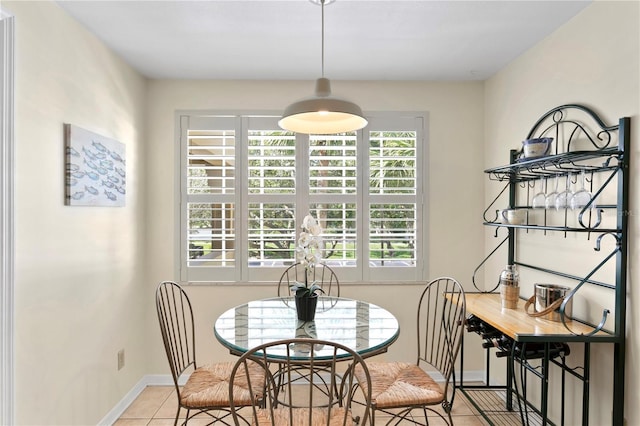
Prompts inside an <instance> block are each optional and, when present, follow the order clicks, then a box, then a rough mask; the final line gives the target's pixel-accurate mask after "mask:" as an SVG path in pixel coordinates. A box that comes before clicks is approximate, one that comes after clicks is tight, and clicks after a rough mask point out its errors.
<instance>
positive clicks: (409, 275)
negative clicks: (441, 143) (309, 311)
mask: <svg viewBox="0 0 640 426" xmlns="http://www.w3.org/2000/svg"><path fill="white" fill-rule="evenodd" d="M278 118H279V117H275V116H274V117H267V116H262V117H258V116H244V117H243V116H226V117H225V116H214V115H212V116H198V115H185V116H183V117H181V119H180V124H181V144H180V145H181V171H182V176H183V177H182V184H181V191H180V192H181V220H180V232H181V235H182V239H181V240H182V241H181V249H180V251H181V255H180V258H181V278H182V279H183V280H184V281H209V282H211V281H213V282H218V281H230V282H238V281H239V282H242V281H276V280H277V279H278V278H279V276H280V274H281V273H282V271H283V270H284V267H285V266H286V265H289V264H291V263H293V262H295V247H296V243H297V239H298V236H299V232H300V224H301V221H302V218H303V217H304V216H305V215H306V214H308V213H311V214H312V215H313V216H314V217H315V218H316V219H317V220H318V222H319V224H320V225H321V226H322V228H323V235H322V237H323V244H324V260H325V262H326V263H327V264H329V265H331V266H332V267H333V268H334V269H336V270H337V273H338V275H339V277H340V280H341V281H342V282H348V281H412V280H422V279H425V278H424V277H425V273H424V270H425V265H424V260H423V259H424V256H421V253H423V252H424V250H425V249H426V247H427V244H426V241H425V240H426V238H425V236H424V235H423V234H424V230H425V229H426V226H425V217H424V212H423V209H422V197H423V192H424V186H425V182H424V176H426V175H427V174H426V170H424V169H425V167H426V164H427V162H426V159H425V156H424V153H425V152H426V151H425V150H424V135H423V131H424V130H423V129H424V119H423V117H420V116H417V117H411V116H409V117H402V116H392V115H390V116H388V117H385V116H381V117H371V118H370V120H369V125H368V126H367V127H366V128H365V129H363V130H361V131H359V132H352V133H347V134H339V135H311V136H308V135H297V134H293V133H290V132H286V131H282V130H281V129H279V128H278V126H277V120H278Z"/></svg>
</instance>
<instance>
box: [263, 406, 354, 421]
mask: <svg viewBox="0 0 640 426" xmlns="http://www.w3.org/2000/svg"><path fill="white" fill-rule="evenodd" d="M311 410H312V419H311V425H309V408H294V409H293V410H289V409H288V408H276V409H274V410H273V420H274V421H273V422H272V421H271V420H272V418H271V412H270V411H269V410H257V420H258V423H257V424H256V423H255V421H254V422H253V425H254V426H271V425H272V424H273V425H276V426H277V425H283V426H289V425H291V424H293V425H296V426H316V425H317V426H326V425H327V424H328V425H329V426H343V425H356V424H357V423H355V422H354V421H353V418H352V417H351V412H349V411H346V409H345V408H341V407H334V408H332V409H331V419H330V420H329V423H327V415H328V413H329V411H328V410H327V409H326V408H312V409H311ZM291 411H292V412H293V422H292V423H290V422H289V413H290V412H291ZM345 413H346V416H347V417H346V422H345Z"/></svg>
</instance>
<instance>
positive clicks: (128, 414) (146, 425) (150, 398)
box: [114, 386, 519, 426]
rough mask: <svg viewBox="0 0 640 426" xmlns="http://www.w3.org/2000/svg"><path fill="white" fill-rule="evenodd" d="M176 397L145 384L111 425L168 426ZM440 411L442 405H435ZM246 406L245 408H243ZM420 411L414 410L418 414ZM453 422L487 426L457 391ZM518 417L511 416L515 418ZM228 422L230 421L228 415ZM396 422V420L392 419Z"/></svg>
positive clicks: (357, 409) (381, 418) (379, 421)
mask: <svg viewBox="0 0 640 426" xmlns="http://www.w3.org/2000/svg"><path fill="white" fill-rule="evenodd" d="M177 408H178V401H177V397H176V393H175V388H174V387H173V386H148V387H147V388H145V390H144V391H143V392H141V393H140V395H139V396H138V398H137V399H136V400H135V401H134V402H133V403H132V404H131V406H129V408H127V410H126V411H125V412H124V413H123V415H122V416H121V417H120V419H118V421H117V422H116V423H114V426H170V425H173V421H174V417H175V414H176V410H177ZM435 408H436V409H438V410H439V411H440V412H442V408H441V407H435ZM244 410H245V411H246V410H247V409H246V408H245V409H244ZM353 411H354V414H355V415H358V414H361V411H362V407H361V406H358V405H356V406H354V407H353ZM419 414H420V412H419V411H418V412H416V415H419ZM185 415H186V410H184V409H183V410H182V412H181V416H180V417H181V418H184V417H185ZM452 416H453V423H454V424H455V425H457V426H486V425H487V422H486V421H484V419H483V418H482V417H481V416H480V415H478V414H477V413H476V412H475V410H474V409H473V407H472V405H471V403H470V402H469V401H468V400H467V399H466V398H464V396H463V395H456V398H455V401H454V406H453V411H452ZM389 419H390V416H388V415H386V414H384V413H380V412H377V413H376V425H384V424H385V423H386V421H387V420H389ZM210 420H211V419H210V417H207V416H205V415H199V416H197V417H196V418H194V419H193V420H192V421H190V422H189V425H190V426H204V425H206V424H208V423H209V422H210ZM515 420H518V422H516V423H514V424H518V423H519V419H516V418H514V421H515ZM429 421H430V426H440V425H444V424H446V423H445V422H444V421H443V420H442V419H440V418H439V417H438V416H437V415H432V416H430V417H429ZM229 423H233V422H232V420H231V418H229ZM394 424H395V423H394ZM398 425H399V426H409V425H413V423H412V422H411V421H409V420H407V421H403V422H401V423H399V424H398Z"/></svg>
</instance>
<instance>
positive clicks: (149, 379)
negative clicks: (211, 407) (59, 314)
mask: <svg viewBox="0 0 640 426" xmlns="http://www.w3.org/2000/svg"><path fill="white" fill-rule="evenodd" d="M441 379H442V378H441V377H437V376H436V375H434V380H436V381H441ZM186 380H187V377H183V378H182V380H181V382H183V381H184V382H186ZM464 381H465V383H470V382H483V381H484V372H483V371H465V372H464ZM181 384H184V383H181ZM147 386H173V379H172V378H171V376H170V375H168V374H149V375H146V376H144V377H143V378H142V379H140V381H139V382H138V383H136V384H135V385H134V386H133V388H131V390H130V391H129V392H127V394H126V395H125V396H124V397H123V398H122V399H121V400H120V402H118V403H117V404H116V406H115V407H113V408H112V409H111V411H109V412H108V413H107V415H106V416H104V418H103V419H102V420H100V421H99V422H98V425H99V426H111V425H113V424H114V423H115V422H116V421H117V420H118V419H119V418H120V416H122V413H124V412H125V410H126V409H127V407H129V405H131V403H132V402H133V401H135V400H136V398H137V397H138V395H140V393H141V392H142V391H143V390H144V388H146V387H147Z"/></svg>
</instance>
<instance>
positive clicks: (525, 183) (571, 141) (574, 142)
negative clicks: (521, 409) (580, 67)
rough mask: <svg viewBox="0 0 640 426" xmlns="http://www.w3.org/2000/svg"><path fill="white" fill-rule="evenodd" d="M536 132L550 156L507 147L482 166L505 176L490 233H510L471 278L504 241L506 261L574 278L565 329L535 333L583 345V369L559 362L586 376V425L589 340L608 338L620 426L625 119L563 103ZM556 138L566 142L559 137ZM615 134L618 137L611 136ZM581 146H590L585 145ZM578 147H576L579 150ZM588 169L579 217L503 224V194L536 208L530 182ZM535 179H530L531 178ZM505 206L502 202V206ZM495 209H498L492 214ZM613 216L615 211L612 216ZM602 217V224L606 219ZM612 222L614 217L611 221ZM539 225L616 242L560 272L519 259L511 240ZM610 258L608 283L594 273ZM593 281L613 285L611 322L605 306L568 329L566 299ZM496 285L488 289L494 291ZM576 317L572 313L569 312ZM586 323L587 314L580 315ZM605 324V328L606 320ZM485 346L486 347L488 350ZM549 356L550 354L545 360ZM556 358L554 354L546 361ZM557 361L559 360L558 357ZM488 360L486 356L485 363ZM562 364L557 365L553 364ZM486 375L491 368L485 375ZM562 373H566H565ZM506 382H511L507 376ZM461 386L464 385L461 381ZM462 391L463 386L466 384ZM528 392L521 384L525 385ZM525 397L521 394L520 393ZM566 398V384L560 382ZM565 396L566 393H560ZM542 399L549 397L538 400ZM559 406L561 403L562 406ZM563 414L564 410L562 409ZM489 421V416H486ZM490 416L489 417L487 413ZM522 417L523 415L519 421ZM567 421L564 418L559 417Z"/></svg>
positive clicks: (488, 221)
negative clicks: (505, 156) (496, 163)
mask: <svg viewBox="0 0 640 426" xmlns="http://www.w3.org/2000/svg"><path fill="white" fill-rule="evenodd" d="M535 137H554V142H553V144H554V148H553V150H552V154H551V155H547V156H545V157H540V158H533V159H531V158H523V155H522V152H521V151H517V150H512V151H511V152H510V162H509V164H507V165H505V166H500V167H494V168H490V169H487V170H485V174H486V175H487V176H488V178H489V179H490V180H492V181H497V182H503V183H504V187H503V188H502V190H501V191H500V192H499V194H498V195H497V196H496V197H495V199H494V200H493V201H492V202H491V203H490V204H489V206H488V207H487V209H486V210H485V211H484V214H483V216H484V225H486V226H491V227H495V228H496V231H495V237H496V238H497V237H498V231H499V230H500V229H506V230H507V233H508V235H507V236H506V237H505V238H504V239H503V240H501V241H500V242H499V243H498V244H497V245H496V247H495V248H494V249H493V250H492V251H491V252H490V254H489V255H488V256H487V257H486V258H485V259H484V260H483V261H482V262H481V263H480V265H479V266H478V268H476V271H474V275H473V283H474V285H476V274H477V273H478V271H479V270H481V269H482V268H483V266H484V264H485V262H486V261H487V260H488V259H489V258H491V257H492V256H494V255H495V253H496V252H497V251H498V248H500V247H501V246H502V245H503V244H507V263H508V264H515V265H518V266H519V267H521V268H527V269H534V270H536V271H538V272H541V273H544V274H551V275H554V276H559V277H562V278H563V279H570V280H573V281H575V282H576V285H575V286H573V289H572V290H571V291H570V292H569V294H568V295H567V297H566V298H565V300H564V302H563V303H562V305H561V307H560V313H561V319H562V324H564V326H565V328H566V330H567V333H566V335H562V336H560V337H558V336H549V337H548V338H546V339H545V337H540V336H538V337H536V338H534V339H533V340H537V341H539V342H545V343H546V344H549V342H558V341H562V342H566V343H576V344H577V343H582V344H584V345H585V348H584V350H585V358H584V364H585V365H584V366H582V367H578V368H581V369H582V370H583V374H582V375H576V374H575V373H574V372H575V370H576V368H569V367H567V366H566V365H565V364H564V358H563V362H562V365H561V368H562V370H563V374H564V372H568V373H570V374H572V375H574V376H576V377H578V378H579V379H580V380H581V381H582V382H583V383H584V386H583V392H584V393H585V394H584V395H583V413H582V415H583V419H582V421H583V424H585V425H587V424H588V422H589V420H588V415H589V414H588V411H589V410H588V405H589V402H588V399H589V365H588V364H589V362H590V358H589V355H588V354H589V351H590V348H589V345H590V344H591V343H610V344H613V351H614V368H613V371H612V376H613V407H612V424H613V425H615V426H622V425H623V415H624V387H625V329H626V292H627V266H628V265H627V254H628V232H627V230H628V217H629V170H630V169H629V157H630V155H629V153H630V119H629V118H628V117H624V118H620V119H619V121H618V124H616V125H610V126H607V125H605V124H604V122H603V121H602V120H601V118H600V117H599V116H598V115H597V114H596V113H595V112H594V111H593V110H591V109H590V108H587V107H585V106H582V105H575V104H569V105H561V106H558V107H556V108H553V109H552V110H550V111H548V112H547V113H545V114H544V115H543V116H542V117H540V119H539V120H538V121H537V122H536V123H535V124H534V126H533V127H532V128H531V130H530V131H529V133H528V135H527V137H526V139H530V138H535ZM560 141H562V142H564V143H561V142H560ZM616 141H617V142H616ZM585 145H588V146H587V149H583V148H584V146H585ZM578 148H579V149H578ZM581 173H585V174H588V175H589V176H590V177H591V179H590V180H589V182H590V185H591V187H590V193H591V194H592V197H591V200H590V201H589V203H588V204H587V205H585V206H584V207H582V208H581V209H579V211H578V213H577V221H576V223H573V222H570V221H569V218H568V215H567V214H566V213H565V216H564V223H562V224H560V225H558V224H550V223H547V213H546V211H545V213H544V222H543V223H533V222H531V221H529V214H527V220H526V221H525V223H524V224H522V225H510V224H505V223H501V220H499V219H498V218H499V217H500V213H499V212H500V209H497V206H499V205H500V204H499V200H500V202H501V203H503V204H504V201H503V200H504V198H505V197H508V206H507V208H509V209H526V210H527V211H528V212H532V211H535V209H534V208H533V207H532V206H531V205H530V204H531V203H529V200H530V199H531V197H529V195H528V194H529V191H530V189H531V188H533V187H535V182H536V181H538V180H540V182H542V179H550V178H554V177H556V178H558V177H566V178H567V179H569V178H571V177H577V176H578V175H579V174H581ZM594 175H597V177H598V179H597V180H598V182H599V183H598V185H596V186H594ZM532 183H533V185H532ZM523 190H525V191H527V196H526V200H527V202H526V203H522V201H521V203H520V204H518V203H517V201H516V200H518V199H520V200H522V198H523V197H517V194H518V191H523ZM605 191H606V193H607V194H609V195H610V198H614V197H612V196H611V195H612V193H613V194H614V195H615V201H614V202H611V203H609V204H599V203H596V200H598V199H600V195H601V194H603V193H604V192H605ZM502 208H504V206H503V207H502ZM494 212H495V213H494ZM614 215H615V216H614ZM605 217H606V218H607V220H606V225H604V224H603V223H604V221H603V218H605ZM614 217H615V220H614V219H613V218H614ZM614 222H615V223H614ZM536 230H537V231H544V233H545V235H546V234H547V233H564V235H565V236H566V235H567V234H568V233H587V235H588V238H589V239H590V238H591V236H593V237H594V250H595V251H598V252H599V251H600V249H601V242H602V240H603V239H604V238H614V239H615V244H614V245H615V247H614V248H613V250H611V251H610V252H609V253H603V254H602V258H601V261H600V262H599V263H598V264H597V265H595V267H594V268H593V269H592V270H591V271H590V272H589V273H588V274H586V275H584V276H576V275H572V274H569V273H566V272H563V271H558V270H554V269H551V268H548V267H547V266H545V265H533V264H531V263H530V262H528V261H526V260H525V259H520V258H519V257H518V253H517V252H516V240H520V241H524V240H522V239H525V238H527V236H528V234H529V233H530V232H532V231H536ZM608 262H615V268H613V269H614V270H615V277H611V278H612V280H611V282H606V283H605V282H600V281H597V280H595V279H594V275H595V274H596V272H598V271H600V270H601V268H602V267H603V266H604V265H605V264H610V263H608ZM585 285H586V286H589V285H596V286H600V287H603V288H606V289H608V290H610V291H613V292H614V294H613V297H612V298H613V300H614V303H615V306H614V307H612V308H614V309H615V315H613V323H614V324H613V327H612V328H611V327H610V325H609V324H608V319H609V318H608V316H609V314H610V309H605V310H604V311H603V313H602V319H601V320H600V323H599V324H588V325H590V326H591V327H592V331H591V332H589V333H584V332H582V333H575V332H573V331H572V329H571V319H570V318H569V319H568V318H567V317H566V316H565V314H564V312H565V308H566V306H567V304H568V303H569V301H570V300H571V299H572V298H573V297H574V296H575V294H576V293H577V292H578V291H580V290H581V289H582V288H583V286H585ZM497 288H498V286H497V285H496V287H495V288H493V289H491V290H489V291H485V290H480V289H478V287H477V286H476V289H478V291H480V292H482V293H484V292H487V293H491V292H495V291H496V290H497ZM574 320H575V319H574ZM581 322H582V323H586V322H585V321H581ZM605 325H606V326H607V327H605ZM488 355H489V349H487V356H488ZM510 361H511V362H513V361H516V362H519V363H521V364H523V363H524V364H528V361H527V360H526V359H524V360H523V359H515V360H514V359H511V360H510ZM546 362H547V363H548V362H549V359H548V358H547V359H546ZM551 362H552V363H554V361H553V360H551ZM556 364H557V363H556ZM488 365H489V363H488V362H487V367H488ZM558 365H560V364H558ZM513 368H514V367H510V369H511V371H510V372H509V371H508V374H507V376H508V380H511V378H512V374H513V371H514V370H513ZM487 376H488V374H487ZM563 377H564V376H563ZM541 379H543V380H546V378H542V377H541ZM509 383H511V382H509ZM461 387H464V385H462V386H461ZM463 391H464V389H463ZM509 392H514V393H515V394H516V395H517V394H518V390H517V389H515V390H514V389H509ZM524 392H525V393H526V389H524ZM519 397H522V395H519ZM563 398H564V383H563ZM563 401H564V400H563ZM525 403H526V398H525ZM543 404H546V402H543ZM563 413H564V409H563ZM563 416H564V414H563ZM487 420H489V419H487ZM489 421H490V420H489ZM523 422H524V420H523ZM562 422H564V418H563V419H562ZM542 424H547V419H543V423H542Z"/></svg>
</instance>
